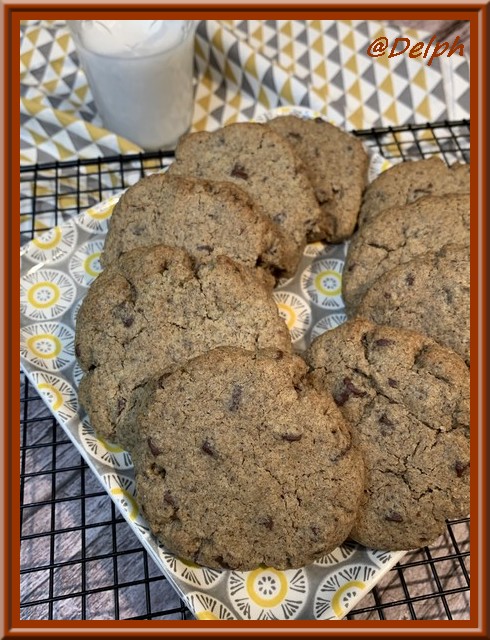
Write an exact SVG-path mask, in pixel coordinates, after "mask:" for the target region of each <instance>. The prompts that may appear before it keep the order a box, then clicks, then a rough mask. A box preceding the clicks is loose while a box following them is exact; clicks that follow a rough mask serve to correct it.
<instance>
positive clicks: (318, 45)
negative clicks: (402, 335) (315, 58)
mask: <svg viewBox="0 0 490 640" xmlns="http://www.w3.org/2000/svg"><path fill="white" fill-rule="evenodd" d="M311 48H312V49H313V50H314V51H316V52H317V53H319V54H320V55H324V54H325V50H324V48H323V36H320V37H319V38H317V39H316V40H315V42H313V43H312V44H311Z"/></svg>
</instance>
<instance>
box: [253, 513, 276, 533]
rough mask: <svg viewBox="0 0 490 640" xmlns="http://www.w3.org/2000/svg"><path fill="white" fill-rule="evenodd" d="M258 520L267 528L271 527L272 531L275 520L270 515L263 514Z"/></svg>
mask: <svg viewBox="0 0 490 640" xmlns="http://www.w3.org/2000/svg"><path fill="white" fill-rule="evenodd" d="M257 522H258V523H259V524H261V525H263V526H264V527H265V528H266V529H269V531H272V527H273V526H274V521H273V520H272V518H271V517H270V516H262V517H261V518H259V519H258V520H257Z"/></svg>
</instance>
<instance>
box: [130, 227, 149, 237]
mask: <svg viewBox="0 0 490 640" xmlns="http://www.w3.org/2000/svg"><path fill="white" fill-rule="evenodd" d="M145 231H146V227H145V226H144V225H138V226H137V227H134V229H133V231H132V233H133V235H134V236H142V235H143V234H144V233H145Z"/></svg>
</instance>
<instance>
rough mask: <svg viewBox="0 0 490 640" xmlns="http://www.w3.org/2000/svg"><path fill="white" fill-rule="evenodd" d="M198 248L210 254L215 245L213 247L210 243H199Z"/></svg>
mask: <svg viewBox="0 0 490 640" xmlns="http://www.w3.org/2000/svg"><path fill="white" fill-rule="evenodd" d="M196 249H197V250H198V251H206V252H207V253H208V254H210V253H213V251H214V247H211V246H210V245H209V244H198V245H197V247H196Z"/></svg>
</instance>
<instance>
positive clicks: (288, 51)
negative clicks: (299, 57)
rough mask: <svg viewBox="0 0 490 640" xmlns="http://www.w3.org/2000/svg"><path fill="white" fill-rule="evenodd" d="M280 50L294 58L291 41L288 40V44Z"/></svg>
mask: <svg viewBox="0 0 490 640" xmlns="http://www.w3.org/2000/svg"><path fill="white" fill-rule="evenodd" d="M282 52H283V53H284V54H285V55H287V56H289V57H290V58H294V44H293V42H292V41H291V42H288V44H287V45H286V46H285V47H284V48H283V50H282Z"/></svg>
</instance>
